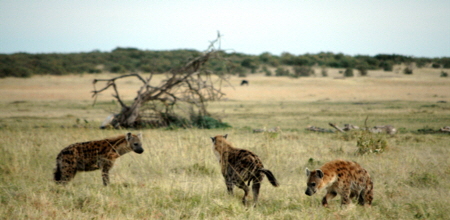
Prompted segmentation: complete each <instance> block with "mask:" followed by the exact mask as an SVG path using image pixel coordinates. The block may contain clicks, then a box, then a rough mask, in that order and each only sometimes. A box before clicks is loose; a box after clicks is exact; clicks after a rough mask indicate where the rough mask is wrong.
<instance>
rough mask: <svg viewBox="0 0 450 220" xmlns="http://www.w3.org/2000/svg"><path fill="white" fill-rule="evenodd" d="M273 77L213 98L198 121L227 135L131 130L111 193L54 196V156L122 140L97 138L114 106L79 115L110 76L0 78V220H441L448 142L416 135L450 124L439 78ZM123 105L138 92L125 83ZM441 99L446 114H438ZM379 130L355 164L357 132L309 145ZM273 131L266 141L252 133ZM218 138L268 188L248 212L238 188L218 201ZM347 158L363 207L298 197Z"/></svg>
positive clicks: (88, 178) (82, 178)
mask: <svg viewBox="0 0 450 220" xmlns="http://www.w3.org/2000/svg"><path fill="white" fill-rule="evenodd" d="M337 71H338V70H336V69H331V70H329V76H328V77H326V78H323V77H311V78H300V79H292V78H285V77H281V78H277V77H264V76H261V75H250V76H249V77H247V79H248V80H249V81H250V86H248V87H247V86H242V87H241V86H239V82H240V80H241V78H237V77H231V78H230V83H231V85H233V86H230V85H225V84H224V87H223V90H224V92H225V93H226V94H227V97H226V99H224V100H223V101H220V102H214V103H210V104H209V110H210V112H212V113H215V115H216V116H218V117H220V118H221V119H222V120H223V121H224V122H227V123H229V124H230V125H232V126H233V128H229V129H216V130H200V129H174V130H168V129H144V130H132V132H142V134H143V136H144V139H143V144H144V148H145V152H144V153H143V154H142V155H138V154H134V153H129V154H127V155H124V156H123V157H121V158H119V159H118V161H117V162H116V165H115V167H114V168H113V169H112V171H111V185H109V186H107V187H104V186H103V185H102V182H101V181H102V180H101V174H100V171H94V172H89V173H78V174H77V176H76V177H75V179H74V180H73V181H72V182H70V183H69V184H68V185H66V186H60V185H56V184H55V183H54V182H53V181H52V174H53V168H54V166H55V158H56V155H57V154H58V152H59V151H60V150H61V149H62V148H64V147H66V146H67V145H69V144H71V143H74V142H80V141H87V140H95V139H101V138H105V137H110V136H115V135H117V134H122V133H125V132H127V130H100V129H98V126H99V125H100V123H101V121H102V120H103V119H104V118H105V117H106V116H107V115H108V114H109V113H110V112H113V111H117V110H118V105H117V103H114V102H113V101H112V100H113V98H112V97H110V96H109V93H107V92H106V93H104V94H103V96H101V97H100V98H99V99H98V100H97V105H95V106H92V102H93V100H92V99H91V98H90V95H91V94H90V91H91V90H92V85H91V82H92V80H93V79H94V78H106V77H109V75H106V74H105V75H82V76H62V77H55V76H40V77H33V78H29V79H17V78H6V79H0V203H1V205H0V218H2V219H446V218H447V219H448V207H450V200H449V196H450V193H449V192H450V166H449V164H450V163H449V162H450V159H449V156H450V135H448V134H422V133H419V132H417V130H418V129H422V128H432V129H438V128H440V127H443V126H446V125H450V79H449V78H441V77H439V74H440V70H434V69H419V70H416V71H415V72H414V74H413V75H403V74H396V73H392V72H388V73H385V72H382V71H369V76H368V77H354V78H347V79H337V77H338V76H339V74H338V72H337ZM120 86H122V87H121V88H122V89H123V90H122V94H123V97H122V98H123V99H132V98H134V94H135V91H136V90H137V86H140V85H139V82H135V81H133V80H131V79H130V80H125V81H123V83H122V84H121V85H120ZM439 101H446V102H439ZM367 116H368V117H369V118H368V120H367V123H368V126H374V125H384V124H392V125H394V126H395V127H396V128H397V129H398V130H399V132H398V134H396V135H394V136H386V135H381V136H379V137H380V138H383V139H385V140H386V141H387V144H388V149H387V151H385V152H383V153H380V154H366V155H357V154H355V152H356V150H357V147H356V141H357V138H358V137H359V136H360V135H361V133H360V132H352V133H350V134H340V133H314V132H309V131H306V130H305V128H306V127H307V126H308V125H314V126H318V127H323V128H327V129H328V128H329V129H331V127H329V126H328V122H334V123H337V124H338V125H341V126H342V125H343V124H345V123H350V124H354V125H358V126H360V127H363V126H364V120H365V119H366V117H367ZM275 126H279V127H280V128H281V129H282V132H280V133H277V134H268V133H253V132H252V129H255V128H264V127H266V128H271V127H275ZM225 133H228V134H229V137H228V139H229V141H231V142H232V143H234V145H235V146H236V147H239V148H246V149H249V150H251V151H253V152H255V153H256V154H258V155H259V156H260V157H261V159H262V161H263V163H264V165H265V167H266V168H268V169H270V170H272V172H273V173H274V174H275V176H276V177H277V179H278V180H279V182H280V184H281V186H280V187H278V188H274V187H272V186H271V185H270V184H269V183H268V181H267V179H265V180H264V182H263V184H262V188H261V194H260V199H259V205H258V206H257V207H255V208H248V207H244V206H243V205H242V204H241V197H242V190H240V189H235V196H234V197H233V196H228V195H227V193H226V187H225V183H224V181H223V178H222V176H221V174H220V169H219V164H218V163H217V161H216V160H215V158H214V155H213V152H212V150H211V140H210V138H209V137H211V136H214V135H216V134H225ZM337 158H341V159H346V160H354V161H357V162H358V163H360V164H361V165H362V166H363V167H364V168H366V169H367V170H368V171H369V173H370V174H371V176H372V178H373V180H374V201H373V205H372V207H371V208H364V207H360V206H357V205H352V206H350V207H348V208H341V207H340V198H339V197H337V198H336V199H334V200H333V201H332V202H331V208H328V209H326V208H323V207H321V199H322V196H323V195H324V191H322V192H319V193H318V194H316V195H314V196H312V197H308V196H306V195H305V193H304V191H305V189H306V183H305V181H306V176H305V174H304V170H305V168H306V167H308V168H310V169H315V168H318V167H319V166H320V165H321V164H323V163H325V162H327V161H330V160H333V159H337Z"/></svg>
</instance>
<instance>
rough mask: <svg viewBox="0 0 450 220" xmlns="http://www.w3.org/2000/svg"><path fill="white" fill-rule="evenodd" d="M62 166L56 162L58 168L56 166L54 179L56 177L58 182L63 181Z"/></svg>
mask: <svg viewBox="0 0 450 220" xmlns="http://www.w3.org/2000/svg"><path fill="white" fill-rule="evenodd" d="M61 176H62V175H61V167H60V165H59V164H58V163H56V168H55V173H54V179H55V181H56V182H57V183H58V182H61Z"/></svg>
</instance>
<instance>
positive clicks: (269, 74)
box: [262, 66, 272, 76]
mask: <svg viewBox="0 0 450 220" xmlns="http://www.w3.org/2000/svg"><path fill="white" fill-rule="evenodd" d="M262 70H263V72H264V75H265V76H272V71H270V70H269V69H267V67H266V66H263V68H262Z"/></svg>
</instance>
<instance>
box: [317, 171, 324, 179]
mask: <svg viewBox="0 0 450 220" xmlns="http://www.w3.org/2000/svg"><path fill="white" fill-rule="evenodd" d="M316 173H317V176H318V177H319V178H320V179H322V178H323V172H322V170H316Z"/></svg>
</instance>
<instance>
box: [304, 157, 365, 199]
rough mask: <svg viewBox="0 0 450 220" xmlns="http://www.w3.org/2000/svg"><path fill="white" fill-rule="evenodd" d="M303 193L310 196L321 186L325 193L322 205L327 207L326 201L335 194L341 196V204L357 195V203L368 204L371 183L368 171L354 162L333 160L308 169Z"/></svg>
mask: <svg viewBox="0 0 450 220" xmlns="http://www.w3.org/2000/svg"><path fill="white" fill-rule="evenodd" d="M306 176H308V181H307V189H306V192H305V194H306V195H308V196H312V195H313V194H314V193H316V192H317V191H318V190H320V189H322V188H326V189H327V194H326V195H325V196H324V197H323V199H322V205H323V206H325V207H327V206H328V201H329V200H331V199H333V198H334V197H335V196H336V195H337V194H339V195H340V196H341V204H342V205H346V204H350V203H351V201H350V199H352V198H354V197H357V198H358V204H360V205H364V204H367V205H368V206H370V205H371V204H372V199H373V183H372V180H371V178H370V175H369V173H368V172H367V171H366V170H365V169H364V168H362V167H361V166H360V165H359V164H357V163H356V162H350V161H343V160H334V161H331V162H328V163H326V164H324V165H323V166H322V167H321V168H320V169H318V170H315V171H309V170H308V168H306Z"/></svg>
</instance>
